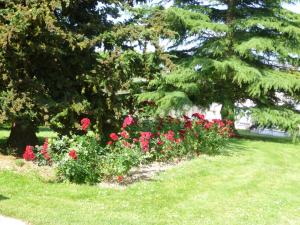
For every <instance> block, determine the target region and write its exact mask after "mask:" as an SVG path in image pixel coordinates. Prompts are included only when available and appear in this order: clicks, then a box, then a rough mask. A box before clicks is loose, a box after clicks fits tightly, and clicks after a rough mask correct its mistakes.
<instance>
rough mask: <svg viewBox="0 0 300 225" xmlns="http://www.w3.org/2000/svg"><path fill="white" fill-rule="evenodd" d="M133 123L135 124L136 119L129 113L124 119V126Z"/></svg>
mask: <svg viewBox="0 0 300 225" xmlns="http://www.w3.org/2000/svg"><path fill="white" fill-rule="evenodd" d="M132 124H134V119H133V117H132V116H131V115H128V116H126V118H125V119H124V122H123V125H122V128H126V127H127V126H131V125H132Z"/></svg>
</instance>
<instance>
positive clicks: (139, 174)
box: [99, 161, 183, 189]
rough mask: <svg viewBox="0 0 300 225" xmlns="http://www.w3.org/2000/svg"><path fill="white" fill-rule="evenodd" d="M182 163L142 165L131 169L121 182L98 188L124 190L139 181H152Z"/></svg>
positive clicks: (107, 183)
mask: <svg viewBox="0 0 300 225" xmlns="http://www.w3.org/2000/svg"><path fill="white" fill-rule="evenodd" d="M182 162H183V161H174V162H153V163H151V164H147V165H142V166H141V167H136V168H132V169H131V170H130V171H129V173H128V175H127V176H124V178H123V179H122V181H121V182H118V181H114V182H102V183H100V184H99V186H100V187H105V188H117V189H125V188H126V187H128V186H129V185H131V184H134V183H136V182H139V181H153V180H155V176H156V175H158V174H159V173H162V172H164V171H166V170H169V169H171V168H174V167H176V166H177V165H179V164H181V163H182Z"/></svg>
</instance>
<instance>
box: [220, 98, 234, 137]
mask: <svg viewBox="0 0 300 225" xmlns="http://www.w3.org/2000/svg"><path fill="white" fill-rule="evenodd" d="M221 116H222V120H231V121H232V122H233V125H232V129H233V132H234V133H235V135H237V136H238V131H237V129H235V125H234V123H235V112H234V104H233V103H231V102H230V103H228V102H227V103H223V104H222V108H221Z"/></svg>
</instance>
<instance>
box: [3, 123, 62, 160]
mask: <svg viewBox="0 0 300 225" xmlns="http://www.w3.org/2000/svg"><path fill="white" fill-rule="evenodd" d="M9 132H10V129H9V128H8V127H0V153H2V154H3V153H4V154H6V153H7V149H6V139H7V138H8V136H9ZM55 136H56V133H54V132H53V131H52V130H50V129H49V128H47V127H40V128H39V132H38V133H37V137H38V139H39V142H40V143H43V141H44V139H45V137H49V138H50V137H55Z"/></svg>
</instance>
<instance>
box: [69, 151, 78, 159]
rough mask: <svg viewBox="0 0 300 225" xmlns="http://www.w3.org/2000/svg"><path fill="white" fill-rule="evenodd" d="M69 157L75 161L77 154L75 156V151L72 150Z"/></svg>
mask: <svg viewBox="0 0 300 225" xmlns="http://www.w3.org/2000/svg"><path fill="white" fill-rule="evenodd" d="M69 156H70V157H71V158H72V159H74V160H77V154H76V151H75V150H74V149H73V150H71V151H69Z"/></svg>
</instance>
